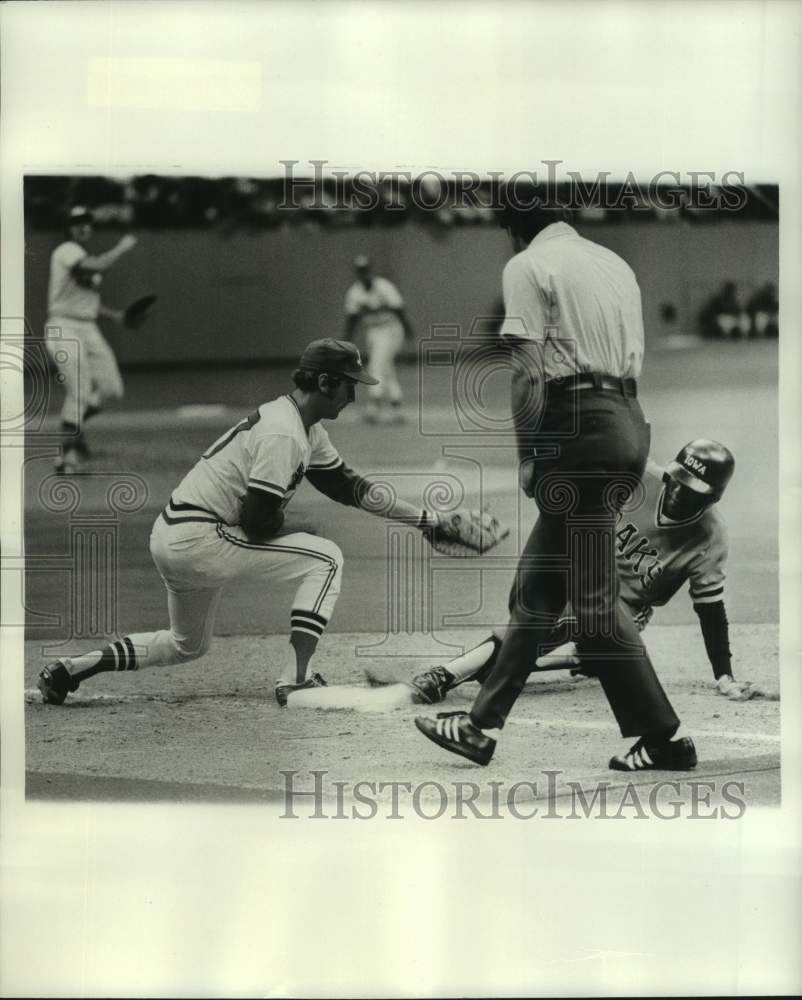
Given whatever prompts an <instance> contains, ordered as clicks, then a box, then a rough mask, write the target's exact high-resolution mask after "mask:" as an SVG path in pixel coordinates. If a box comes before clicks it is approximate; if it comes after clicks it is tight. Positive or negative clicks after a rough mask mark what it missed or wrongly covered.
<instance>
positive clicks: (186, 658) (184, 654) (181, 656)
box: [173, 637, 211, 663]
mask: <svg viewBox="0 0 802 1000" xmlns="http://www.w3.org/2000/svg"><path fill="white" fill-rule="evenodd" d="M173 641H174V643H175V652H176V658H177V659H178V661H179V663H189V662H190V661H192V660H199V659H200V658H201V657H202V656H205V655H206V653H207V652H208V651H209V646H210V645H211V639H203V640H202V641H201V643H200V644H199V645H197V646H196V645H194V644H189V643H188V642H186V640H182V639H176V638H175V637H173Z"/></svg>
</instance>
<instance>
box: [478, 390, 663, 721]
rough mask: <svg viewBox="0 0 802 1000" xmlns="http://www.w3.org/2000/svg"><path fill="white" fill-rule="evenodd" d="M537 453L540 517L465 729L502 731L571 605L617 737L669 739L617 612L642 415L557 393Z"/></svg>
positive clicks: (636, 640)
mask: <svg viewBox="0 0 802 1000" xmlns="http://www.w3.org/2000/svg"><path fill="white" fill-rule="evenodd" d="M560 435H564V436H560ZM535 447H536V449H537V451H536V454H538V455H540V454H543V455H544V456H547V457H544V458H542V459H540V458H536V459H535V463H536V464H535V468H536V476H535V479H536V486H535V501H536V503H537V505H538V507H539V509H540V516H539V517H538V520H537V522H536V524H535V526H534V528H533V530H532V533H531V535H530V536H529V539H528V541H527V543H526V545H525V546H524V550H523V552H522V553H521V558H520V560H519V563H518V568H517V570H516V581H515V583H514V584H513V598H512V600H511V615H510V627H509V629H508V630H507V634H506V636H505V638H504V641H503V643H502V645H501V649H500V650H499V655H498V659H497V660H496V663H495V665H494V666H493V669H492V670H491V672H490V674H489V676H488V678H487V680H486V681H485V682H484V684H483V685H482V689H481V691H480V692H479V695H478V697H477V698H476V701H475V702H474V705H473V709H472V710H471V719H472V720H473V722H474V723H475V724H476V725H477V726H479V727H480V728H482V729H494V728H497V727H501V726H503V725H504V722H505V721H506V718H507V716H508V715H509V713H510V710H511V709H512V706H513V705H514V704H515V700H516V699H517V697H518V695H519V694H520V692H521V690H522V688H523V686H524V683H525V682H526V678H527V675H528V673H529V668H530V666H531V664H532V662H533V661H534V659H535V657H537V656H538V655H540V654H541V653H542V652H544V651H545V650H546V649H547V647H548V646H549V645H550V643H549V635H550V633H551V630H552V628H553V627H554V625H555V623H556V621H557V619H558V618H559V616H560V614H561V613H562V611H563V609H564V608H565V604H566V601H569V600H570V602H571V606H572V607H573V609H574V613H575V615H576V618H577V626H576V628H577V633H576V641H577V646H578V649H579V655H580V656H581V658H582V663H583V665H585V670H586V672H592V673H593V674H595V675H597V676H598V678H599V680H600V682H601V685H602V687H603V689H604V693H605V694H606V695H607V700H608V701H609V702H610V707H611V708H612V710H613V713H614V715H615V717H616V719H617V720H618V724H619V726H620V727H621V734H622V735H623V736H647V735H658V734H660V735H664V734H666V735H670V734H672V733H673V732H674V730H675V729H676V728H677V726H678V725H679V719H678V718H677V716H676V715H675V714H674V710H673V709H672V707H671V704H670V702H669V700H668V698H667V697H666V694H665V692H664V691H663V688H662V686H661V684H660V682H659V680H658V679H657V676H656V674H655V672H654V668H653V667H652V664H651V661H650V660H649V657H648V655H647V653H646V650H645V648H644V646H643V642H642V641H641V637H640V633H639V632H638V630H637V629H636V628H635V625H634V624H633V622H632V618H631V617H630V616H629V615H628V614H625V613H622V610H621V608H620V604H619V601H618V591H619V586H618V574H617V572H616V564H615V522H616V514H617V512H618V511H619V510H620V509H621V507H622V505H623V504H624V502H625V501H626V500H628V498H629V496H628V494H629V490H628V487H631V486H632V485H633V484H635V483H637V482H639V480H640V477H641V476H642V474H643V470H644V467H645V465H646V458H647V455H648V451H649V425H648V424H647V423H646V421H645V419H644V416H643V411H642V410H641V408H640V405H639V403H638V401H637V399H635V398H634V397H632V396H625V395H623V394H622V392H620V391H616V390H612V389H597V388H585V389H580V390H571V391H563V392H560V393H558V394H557V395H556V396H555V397H554V398H551V397H549V398H548V401H547V409H546V412H545V414H544V417H543V420H542V423H541V426H540V428H539V429H538V432H537V438H536V445H535ZM550 450H551V451H556V455H551V456H549V451H550ZM633 500H635V497H633Z"/></svg>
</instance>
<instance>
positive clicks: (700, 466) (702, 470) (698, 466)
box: [685, 455, 707, 476]
mask: <svg viewBox="0 0 802 1000" xmlns="http://www.w3.org/2000/svg"><path fill="white" fill-rule="evenodd" d="M685 464H686V465H687V466H689V467H690V468H691V469H693V471H694V472H698V473H699V475H701V476H704V475H705V474H706V473H707V466H706V465H705V464H704V462H700V461H699V459H698V458H694V457H693V455H686V456H685Z"/></svg>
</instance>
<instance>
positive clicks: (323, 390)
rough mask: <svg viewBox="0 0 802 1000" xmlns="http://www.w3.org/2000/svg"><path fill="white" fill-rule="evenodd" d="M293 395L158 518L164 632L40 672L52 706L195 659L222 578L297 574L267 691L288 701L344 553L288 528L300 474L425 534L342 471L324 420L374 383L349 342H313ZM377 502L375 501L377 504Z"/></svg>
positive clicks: (410, 514) (301, 678)
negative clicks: (109, 676)
mask: <svg viewBox="0 0 802 1000" xmlns="http://www.w3.org/2000/svg"><path fill="white" fill-rule="evenodd" d="M293 382H294V383H295V388H294V389H293V391H292V392H291V393H290V394H289V395H285V396H280V397H279V398H278V399H274V400H271V401H270V402H267V403H263V404H262V405H261V406H260V407H258V409H256V410H255V411H254V412H253V413H252V414H250V416H248V417H246V418H244V419H243V420H241V421H240V422H239V423H237V424H236V425H235V426H234V427H232V428H231V429H230V430H228V431H227V432H226V433H225V434H223V436H222V437H220V438H219V439H218V440H217V441H215V442H214V444H212V445H211V447H210V448H209V449H208V450H207V451H206V452H205V453H204V454H203V455H202V456H201V458H200V460H199V461H198V462H197V463H196V465H195V466H194V467H193V468H192V469H191V470H190V471H189V472H188V473H187V475H186V476H185V477H184V479H183V480H182V481H181V482H180V483H179V485H178V486H177V487H176V489H175V490H174V492H173V494H172V496H171V497H170V500H169V502H168V504H167V506H166V507H165V509H164V510H163V511H162V513H161V514H159V516H158V518H157V519H156V522H155V524H154V526H153V532H152V534H151V537H150V551H151V555H152V557H153V561H154V563H155V565H156V568H157V570H158V571H159V574H160V575H161V578H162V581H163V583H164V586H165V589H166V591H167V607H168V613H169V620H170V625H169V628H166V629H163V630H161V631H158V632H147V633H141V634H135V635H128V636H125V637H124V638H122V639H118V640H115V641H113V642H110V643H109V644H108V645H107V646H105V647H104V648H103V649H99V650H95V651H93V652H91V653H85V654H83V655H81V656H76V657H72V658H65V659H62V660H59V661H57V662H56V663H54V664H51V665H49V666H47V667H45V668H44V669H43V670H42V671H41V673H40V675H39V688H40V690H41V692H42V696H43V699H44V701H45V702H46V703H48V704H61V703H62V702H63V701H64V699H65V698H66V696H67V694H68V693H69V692H72V691H76V690H77V689H78V685H79V684H80V683H83V682H84V681H85V680H86V679H88V678H89V677H92V676H93V675H94V674H97V673H99V672H101V671H109V670H137V669H140V668H143V667H152V666H167V665H168V664H174V663H183V662H187V661H189V660H194V659H196V658H198V657H200V656H203V655H204V653H206V651H207V650H208V648H209V644H210V641H211V638H212V631H213V628H214V620H215V614H216V611H217V607H218V604H219V602H220V598H221V595H222V593H223V589H224V588H225V586H226V584H228V583H230V582H231V581H232V580H235V579H243V578H244V579H250V580H253V582H254V584H256V585H258V586H259V587H260V589H261V590H263V591H264V593H265V594H268V593H269V588H270V584H271V583H278V582H281V581H287V580H297V581H298V589H297V590H296V592H295V597H294V600H293V602H292V608H291V611H290V621H289V624H290V638H289V645H288V646H287V648H286V655H285V657H284V660H283V662H282V663H280V664H279V665H278V672H277V673H278V675H277V678H276V686H275V696H276V700H277V701H278V703H279V705H282V706H284V705H286V704H287V698H288V696H289V695H290V694H291V693H292V692H293V691H297V690H298V689H300V688H304V687H317V686H320V685H323V684H325V681H324V680H323V678H322V677H321V676H320V674H318V673H313V674H312V675H311V677H309V678H307V669H308V666H309V662H310V660H311V658H312V655H313V654H314V652H315V650H316V648H317V644H318V640H319V639H320V638H321V636H322V635H323V632H324V630H325V628H326V625H327V624H328V622H329V619H330V618H331V615H332V612H333V611H334V606H335V604H336V603H337V597H338V595H339V593H340V586H341V581H342V571H343V555H342V552H341V551H340V549H339V548H338V546H337V545H336V544H335V543H334V542H332V541H330V540H329V539H327V538H323V537H321V536H319V535H317V534H312V533H310V532H308V531H305V530H295V529H293V527H292V526H291V524H290V523H289V521H286V522H285V512H286V509H287V507H288V505H289V503H290V501H291V500H292V497H293V495H294V494H295V491H296V489H297V488H298V485H299V484H300V482H301V480H302V479H303V478H304V477H306V478H307V479H308V480H309V481H310V482H311V483H312V485H313V486H314V487H315V488H316V489H318V490H319V491H320V492H321V493H323V494H324V495H326V496H327V497H329V498H330V499H332V500H335V501H337V502H338V503H342V504H346V505H348V506H353V507H360V508H362V509H363V510H366V511H368V512H369V513H372V514H376V515H379V516H383V517H388V518H392V519H393V520H397V521H401V522H403V523H407V524H412V525H415V526H417V527H419V528H420V529H421V530H425V529H426V526H427V524H428V525H431V523H432V522H431V520H428V519H429V518H430V516H431V515H430V514H429V513H428V512H426V511H424V510H421V509H420V508H418V507H414V506H413V505H411V504H409V503H406V502H405V501H403V500H394V501H391V502H388V503H384V504H381V503H379V502H378V500H380V499H381V498H380V497H379V494H378V491H376V490H374V484H372V483H371V482H370V480H367V479H364V478H363V477H361V476H359V475H358V474H357V473H355V472H354V471H353V470H351V469H349V468H348V467H347V466H346V465H345V464H344V463H343V460H342V459H341V458H340V456H339V455H338V453H337V451H336V449H335V448H334V446H333V445H332V443H331V441H330V440H329V436H328V434H327V433H326V431H325V430H324V428H323V427H322V426H321V424H320V423H319V421H320V420H335V419H336V418H337V417H338V415H339V414H340V413H341V412H342V410H343V409H344V408H345V407H346V406H348V404H349V403H351V402H353V401H354V398H355V386H356V383H358V382H361V383H364V384H366V385H369V386H371V385H374V384H375V379H374V378H373V377H372V376H371V375H369V374H368V373H367V372H366V371H364V369H363V367H362V362H361V358H360V355H359V351H358V350H357V349H356V347H355V346H354V345H353V344H350V343H347V342H344V341H338V340H332V339H326V340H316V341H313V342H312V343H310V344H309V345H308V347H307V348H306V350H305V351H304V353H303V355H302V357H301V360H300V363H299V368H298V369H297V370H296V371H295V372H294V373H293ZM373 501H376V502H373Z"/></svg>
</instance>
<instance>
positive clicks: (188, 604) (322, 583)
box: [128, 514, 343, 669]
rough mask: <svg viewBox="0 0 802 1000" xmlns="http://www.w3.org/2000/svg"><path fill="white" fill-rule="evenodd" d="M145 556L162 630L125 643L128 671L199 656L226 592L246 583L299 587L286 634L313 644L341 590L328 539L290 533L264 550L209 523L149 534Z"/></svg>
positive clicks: (336, 553)
mask: <svg viewBox="0 0 802 1000" xmlns="http://www.w3.org/2000/svg"><path fill="white" fill-rule="evenodd" d="M150 552H151V556H152V557H153V561H154V563H155V564H156V568H157V569H158V571H159V573H160V575H161V577H162V580H163V581H164V585H165V588H166V590H167V609H168V613H169V618H170V627H169V629H162V630H160V631H158V632H142V633H137V634H133V635H130V636H129V637H128V638H129V639H130V642H131V644H132V645H133V647H134V651H135V657H136V659H135V663H131V664H129V665H128V667H129V669H131V668H132V667H134V666H135V667H137V668H140V667H149V666H169V665H170V664H174V663H185V662H187V661H189V660H194V659H197V658H198V657H200V656H203V655H204V653H206V651H207V650H208V648H209V645H210V643H211V639H212V633H213V630H214V621H215V615H216V613H217V608H218V606H219V604H220V598H221V596H222V593H223V589H224V587H225V586H226V584H228V583H230V582H231V581H232V580H240V579H252V580H253V581H254V583H258V584H259V585H260V586H264V585H267V586H266V587H265V598H266V599H268V598H269V593H270V591H269V586H270V584H271V583H280V582H283V581H286V580H298V579H300V581H301V582H300V585H299V587H298V589H297V591H296V593H295V599H294V601H293V604H292V610H291V612H290V627H291V629H292V631H298V632H307V633H309V634H310V635H314V636H316V637H317V638H319V637H320V636H321V635H322V634H323V630H324V629H325V627H326V625H327V624H328V621H329V619H330V618H331V614H332V612H333V611H334V606H335V604H336V603H337V598H338V596H339V593H340V586H341V582H342V568H343V554H342V552H341V551H340V548H339V546H338V545H336V544H335V543H334V542H332V541H329V539H328V538H319V537H318V536H317V535H310V534H307V533H306V532H296V533H294V534H291V535H284V536H281V537H278V538H274V539H271V540H270V541H268V542H259V543H257V542H250V541H248V538H247V536H246V535H245V532H244V531H243V530H242V529H241V528H239V527H229V526H228V525H224V524H220V523H216V522H212V521H209V520H197V521H191V520H184V521H178V522H176V523H173V524H168V523H167V521H166V520H165V519H164V516H163V515H162V514H160V515H159V517H158V519H157V520H156V523H155V524H154V526H153V531H152V533H151V536H150Z"/></svg>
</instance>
